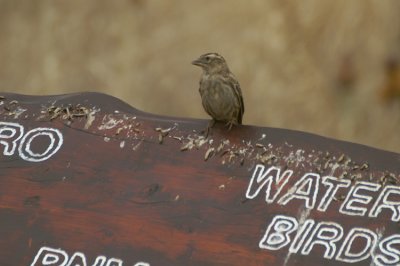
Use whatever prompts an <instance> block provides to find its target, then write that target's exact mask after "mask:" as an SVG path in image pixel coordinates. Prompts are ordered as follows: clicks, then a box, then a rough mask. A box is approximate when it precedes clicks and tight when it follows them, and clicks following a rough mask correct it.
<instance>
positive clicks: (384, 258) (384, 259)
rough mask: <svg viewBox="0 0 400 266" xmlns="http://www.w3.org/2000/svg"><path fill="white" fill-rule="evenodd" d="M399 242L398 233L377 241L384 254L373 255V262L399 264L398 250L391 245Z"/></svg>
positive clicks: (399, 254)
mask: <svg viewBox="0 0 400 266" xmlns="http://www.w3.org/2000/svg"><path fill="white" fill-rule="evenodd" d="M399 244H400V235H399V234H396V235H391V236H389V237H387V238H385V239H384V240H382V241H381V242H380V243H379V249H380V251H382V253H383V254H384V255H383V254H379V255H377V256H375V258H374V262H375V264H376V265H382V266H388V265H399V263H400V251H399V250H398V249H396V248H395V247H393V246H392V245H399Z"/></svg>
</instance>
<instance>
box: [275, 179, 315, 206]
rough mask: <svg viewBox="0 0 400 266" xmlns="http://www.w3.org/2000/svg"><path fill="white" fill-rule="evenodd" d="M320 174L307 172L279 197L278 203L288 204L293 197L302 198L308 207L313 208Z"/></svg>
mask: <svg viewBox="0 0 400 266" xmlns="http://www.w3.org/2000/svg"><path fill="white" fill-rule="evenodd" d="M319 179H320V176H319V175H318V174H313V173H307V174H305V175H303V177H302V178H301V179H300V180H299V181H297V182H296V183H295V184H294V186H293V187H292V188H290V189H289V190H288V192H287V193H286V194H285V195H283V196H282V198H280V199H279V201H278V204H281V205H286V204H287V203H288V202H289V201H291V200H292V199H295V198H297V199H302V200H304V201H305V206H306V208H308V209H313V208H314V206H315V202H316V200H317V194H318V188H319Z"/></svg>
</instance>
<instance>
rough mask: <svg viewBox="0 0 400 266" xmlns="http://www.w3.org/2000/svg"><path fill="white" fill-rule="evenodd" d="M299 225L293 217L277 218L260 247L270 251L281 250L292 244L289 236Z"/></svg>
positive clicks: (280, 216) (266, 232) (270, 225)
mask: <svg viewBox="0 0 400 266" xmlns="http://www.w3.org/2000/svg"><path fill="white" fill-rule="evenodd" d="M298 225H299V224H298V222H297V220H296V219H295V218H293V217H289V216H285V215H277V216H275V217H274V219H273V220H272V222H271V223H270V224H269V226H268V228H267V230H266V231H265V234H264V236H263V238H262V239H261V241H260V243H259V247H260V248H262V249H269V250H278V249H281V248H282V247H284V246H286V245H287V244H289V243H290V237H289V234H290V233H292V232H293V231H295V230H296V229H297V227H298Z"/></svg>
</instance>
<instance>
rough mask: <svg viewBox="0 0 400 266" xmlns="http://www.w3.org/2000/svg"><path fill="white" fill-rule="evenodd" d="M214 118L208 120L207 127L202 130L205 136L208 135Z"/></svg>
mask: <svg viewBox="0 0 400 266" xmlns="http://www.w3.org/2000/svg"><path fill="white" fill-rule="evenodd" d="M215 122H216V121H215V119H211V120H210V122H208V125H207V128H206V129H205V130H204V131H203V133H204V136H205V138H207V137H208V134H209V133H210V131H211V128H212V127H213V126H214V125H215Z"/></svg>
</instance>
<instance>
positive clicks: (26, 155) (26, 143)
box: [18, 127, 63, 162]
mask: <svg viewBox="0 0 400 266" xmlns="http://www.w3.org/2000/svg"><path fill="white" fill-rule="evenodd" d="M39 136H47V137H48V138H49V139H50V144H49V145H48V147H47V149H46V150H45V151H44V152H42V153H35V152H33V151H32V149H31V143H32V141H33V140H34V139H35V138H36V137H39ZM62 144H63V135H62V134H61V132H60V131H59V130H58V129H55V128H46V127H38V128H34V129H32V130H29V131H28V132H26V134H25V135H24V136H23V138H22V140H21V143H20V144H19V147H18V153H19V156H20V157H21V158H22V159H24V160H25V161H28V162H41V161H45V160H47V159H49V158H50V157H51V156H53V155H54V154H55V153H56V152H57V151H58V150H59V149H60V148H61V145H62Z"/></svg>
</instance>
